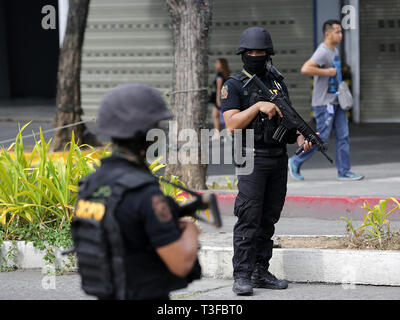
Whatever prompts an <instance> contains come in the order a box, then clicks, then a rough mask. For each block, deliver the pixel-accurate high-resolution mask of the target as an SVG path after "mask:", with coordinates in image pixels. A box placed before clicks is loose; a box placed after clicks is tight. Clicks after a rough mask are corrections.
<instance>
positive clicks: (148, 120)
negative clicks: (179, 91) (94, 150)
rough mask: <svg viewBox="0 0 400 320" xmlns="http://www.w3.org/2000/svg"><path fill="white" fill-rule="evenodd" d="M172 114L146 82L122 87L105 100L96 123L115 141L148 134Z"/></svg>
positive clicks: (101, 130)
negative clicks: (139, 134)
mask: <svg viewBox="0 0 400 320" xmlns="http://www.w3.org/2000/svg"><path fill="white" fill-rule="evenodd" d="M172 117H173V114H172V113H171V112H170V111H169V110H168V108H167V105H166V104H165V101H164V99H163V97H162V95H161V93H160V92H159V91H158V90H157V89H155V88H153V87H151V86H149V85H146V84H143V83H126V84H121V85H119V86H117V87H115V88H113V89H111V90H110V91H109V92H107V93H106V95H105V96H104V97H103V100H102V102H101V104H100V108H99V113H98V117H97V123H98V128H99V131H100V132H101V133H102V134H104V135H107V136H110V137H112V138H116V139H129V138H133V137H135V136H136V135H137V134H138V133H139V132H141V133H144V134H146V132H147V131H148V130H150V129H152V128H154V127H155V126H156V124H157V123H158V122H159V121H161V120H165V119H170V118H172Z"/></svg>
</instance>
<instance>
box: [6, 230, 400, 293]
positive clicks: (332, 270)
mask: <svg viewBox="0 0 400 320" xmlns="http://www.w3.org/2000/svg"><path fill="white" fill-rule="evenodd" d="M280 237H282V236H280ZM204 238H205V237H203V239H201V245H202V246H201V250H200V252H199V260H200V263H201V265H202V270H203V276H204V277H209V278H218V279H232V254H233V247H232V246H230V245H226V244H227V243H231V241H232V234H223V235H221V236H220V235H218V236H216V237H215V236H214V237H213V241H211V242H210V241H207V239H204ZM214 238H215V239H214ZM228 240H229V241H228ZM210 243H212V244H213V245H209V244H210ZM11 247H12V243H11V241H5V242H4V243H3V246H2V248H1V250H0V252H1V256H2V257H4V256H5V255H6V253H7V252H8V251H9V249H10V248H11ZM16 248H17V249H18V251H17V252H16V255H15V258H14V259H12V261H8V265H9V266H10V265H13V264H15V265H17V266H18V268H20V269H42V270H43V269H44V268H46V265H45V261H44V259H43V256H44V254H45V253H44V252H43V251H40V250H38V249H36V248H35V247H34V246H33V244H32V243H29V242H28V243H26V244H25V242H23V241H18V242H17V244H16ZM55 255H56V262H55V264H56V265H57V266H60V267H63V266H65V264H66V263H67V264H68V263H70V262H69V261H68V258H67V257H63V256H61V250H55ZM399 266H400V252H399V251H378V250H343V249H340V250H334V249H278V248H277V249H274V254H273V257H272V259H271V261H270V271H271V272H272V273H273V274H275V275H276V276H277V277H278V278H282V279H286V280H288V281H294V282H325V283H341V284H343V285H350V286H351V285H356V284H368V285H385V286H400V268H399ZM70 270H71V271H76V270H77V269H76V267H74V268H72V269H70ZM349 288H351V287H349Z"/></svg>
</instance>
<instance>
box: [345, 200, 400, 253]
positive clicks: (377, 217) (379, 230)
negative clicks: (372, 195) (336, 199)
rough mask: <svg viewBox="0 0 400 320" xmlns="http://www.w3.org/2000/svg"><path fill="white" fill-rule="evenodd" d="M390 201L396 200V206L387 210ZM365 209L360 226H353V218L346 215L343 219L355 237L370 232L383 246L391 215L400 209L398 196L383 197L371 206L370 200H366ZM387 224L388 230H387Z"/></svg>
mask: <svg viewBox="0 0 400 320" xmlns="http://www.w3.org/2000/svg"><path fill="white" fill-rule="evenodd" d="M389 201H392V202H394V204H395V206H394V207H393V208H392V209H391V210H389V211H387V212H386V207H387V205H388V203H389ZM362 208H363V209H365V210H367V212H366V213H365V214H364V217H363V223H362V225H361V226H360V227H358V228H355V227H354V226H353V220H352V219H351V218H350V219H347V218H345V217H341V219H343V220H345V221H346V223H347V226H346V228H347V230H348V231H349V232H350V234H351V236H353V237H361V236H363V234H364V232H365V231H366V232H368V234H369V235H370V236H372V237H373V238H375V239H377V240H378V241H379V245H380V246H382V237H383V235H384V234H385V232H387V233H389V232H390V221H389V216H390V215H391V214H392V213H394V212H395V211H396V210H400V203H399V201H398V200H397V199H396V198H393V197H391V198H387V199H382V200H380V201H379V203H378V204H377V205H375V206H373V207H372V208H371V206H370V204H369V203H368V201H365V202H364V204H363V206H362ZM385 226H386V230H385Z"/></svg>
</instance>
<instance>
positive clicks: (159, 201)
mask: <svg viewBox="0 0 400 320" xmlns="http://www.w3.org/2000/svg"><path fill="white" fill-rule="evenodd" d="M151 205H152V208H153V211H154V214H155V215H156V217H157V219H158V221H160V222H169V221H170V220H171V219H172V213H171V209H170V207H169V205H168V203H167V201H166V199H165V197H164V196H162V195H154V196H153V197H152V198H151Z"/></svg>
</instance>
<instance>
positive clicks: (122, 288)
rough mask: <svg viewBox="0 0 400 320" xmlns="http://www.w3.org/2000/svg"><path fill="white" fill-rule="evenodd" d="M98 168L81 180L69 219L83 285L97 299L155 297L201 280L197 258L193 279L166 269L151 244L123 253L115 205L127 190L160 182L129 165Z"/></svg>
mask: <svg viewBox="0 0 400 320" xmlns="http://www.w3.org/2000/svg"><path fill="white" fill-rule="evenodd" d="M100 170H101V169H100ZM100 170H99V171H100ZM99 171H98V172H96V173H94V174H92V175H90V176H88V177H86V178H85V179H82V181H81V185H80V188H79V194H78V203H77V207H76V215H75V217H74V219H73V221H72V223H71V232H72V238H73V241H74V244H75V252H76V255H77V258H78V268H79V273H80V275H81V278H82V289H83V290H84V291H85V292H86V293H87V294H90V295H94V296H97V297H98V298H101V299H154V298H160V297H165V296H167V295H168V293H169V292H170V291H172V290H176V289H180V288H184V287H186V286H187V283H188V282H189V281H191V280H193V279H199V278H200V274H201V269H200V265H199V264H198V262H197V264H196V267H197V269H196V271H197V273H196V274H195V275H193V273H192V275H191V277H192V278H193V279H192V278H190V277H189V278H179V277H177V276H175V275H173V274H172V273H171V272H170V271H169V270H168V268H167V267H166V265H165V264H164V263H163V261H162V260H161V258H160V257H159V256H158V255H157V253H156V252H155V250H154V249H153V248H146V250H145V251H144V252H141V253H138V254H129V255H127V254H126V253H125V250H124V243H123V239H122V236H121V230H120V228H119V224H118V221H117V220H116V218H115V212H116V209H117V207H118V205H119V203H120V202H121V200H122V198H123V195H124V194H125V193H126V192H127V191H131V190H135V189H139V188H142V187H144V186H145V185H148V184H157V186H158V181H157V179H156V178H155V177H154V176H152V175H151V174H150V173H149V172H146V171H145V170H143V169H140V168H136V167H133V166H132V167H129V168H115V169H113V170H110V171H107V172H106V173H105V174H104V173H103V172H102V173H100V172H99ZM100 174H101V175H102V176H100ZM99 176H100V179H99ZM95 178H97V179H95ZM93 182H95V183H93ZM167 199H168V197H167ZM171 200H172V201H173V199H170V201H171ZM174 203H175V202H174ZM172 209H173V208H172Z"/></svg>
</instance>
